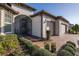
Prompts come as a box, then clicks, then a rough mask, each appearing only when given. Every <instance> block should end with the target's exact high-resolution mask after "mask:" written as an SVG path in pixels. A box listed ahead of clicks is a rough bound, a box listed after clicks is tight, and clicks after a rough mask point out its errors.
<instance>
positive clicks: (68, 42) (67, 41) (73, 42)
mask: <svg viewBox="0 0 79 59" xmlns="http://www.w3.org/2000/svg"><path fill="white" fill-rule="evenodd" d="M68 43H70V44H72V45H73V46H74V47H76V45H75V43H74V42H71V41H67V44H68Z"/></svg>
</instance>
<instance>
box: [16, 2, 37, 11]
mask: <svg viewBox="0 0 79 59" xmlns="http://www.w3.org/2000/svg"><path fill="white" fill-rule="evenodd" d="M15 4H21V5H22V6H25V7H26V8H29V9H31V10H33V11H36V9H35V8H33V7H31V6H29V5H27V4H25V3H15Z"/></svg>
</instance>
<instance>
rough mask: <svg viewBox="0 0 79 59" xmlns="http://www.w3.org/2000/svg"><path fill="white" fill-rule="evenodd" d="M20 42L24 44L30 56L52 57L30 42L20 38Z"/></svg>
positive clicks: (49, 53)
mask: <svg viewBox="0 0 79 59" xmlns="http://www.w3.org/2000/svg"><path fill="white" fill-rule="evenodd" d="M21 41H22V42H23V43H24V45H25V48H26V49H28V53H29V54H30V55H31V56H49V55H52V53H51V52H49V51H48V50H45V49H40V48H38V47H37V46H35V45H33V44H32V42H31V41H30V40H27V39H22V38H21Z"/></svg>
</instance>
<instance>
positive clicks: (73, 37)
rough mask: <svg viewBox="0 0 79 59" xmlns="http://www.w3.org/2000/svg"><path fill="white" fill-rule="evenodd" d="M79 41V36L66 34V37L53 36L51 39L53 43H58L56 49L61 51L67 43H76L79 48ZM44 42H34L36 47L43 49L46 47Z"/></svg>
mask: <svg viewBox="0 0 79 59" xmlns="http://www.w3.org/2000/svg"><path fill="white" fill-rule="evenodd" d="M77 40H79V35H76V34H65V35H62V36H52V37H51V42H55V43H56V48H57V50H59V48H60V47H61V46H62V45H64V44H65V43H66V42H67V41H72V42H74V43H75V44H76V45H77V47H78V44H77ZM44 42H45V41H41V42H40V41H39V42H33V43H34V44H35V45H37V46H39V47H41V48H43V47H44Z"/></svg>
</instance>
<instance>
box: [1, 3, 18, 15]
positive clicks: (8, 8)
mask: <svg viewBox="0 0 79 59" xmlns="http://www.w3.org/2000/svg"><path fill="white" fill-rule="evenodd" d="M0 6H2V7H4V8H6V9H7V10H11V11H12V12H13V13H14V14H17V12H16V11H15V10H14V9H12V8H11V7H9V6H8V5H6V4H4V3H0Z"/></svg>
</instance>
